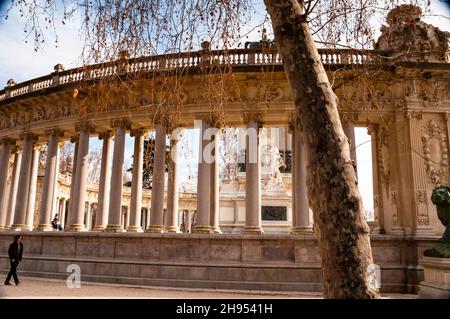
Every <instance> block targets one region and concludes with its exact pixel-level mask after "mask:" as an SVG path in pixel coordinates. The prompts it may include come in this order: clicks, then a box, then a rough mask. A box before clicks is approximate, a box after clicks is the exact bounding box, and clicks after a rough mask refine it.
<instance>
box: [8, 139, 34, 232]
mask: <svg viewBox="0 0 450 319" xmlns="http://www.w3.org/2000/svg"><path fill="white" fill-rule="evenodd" d="M20 138H21V139H22V141H23V142H22V144H23V152H22V161H21V163H20V173H19V183H18V192H17V201H16V207H15V209H14V223H13V225H11V230H14V231H23V230H26V229H27V226H26V224H25V223H26V218H27V203H28V193H29V189H30V176H31V161H32V159H33V144H34V142H35V141H36V140H37V136H36V135H35V134H33V133H23V134H21V136H20Z"/></svg>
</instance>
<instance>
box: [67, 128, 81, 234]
mask: <svg viewBox="0 0 450 319" xmlns="http://www.w3.org/2000/svg"><path fill="white" fill-rule="evenodd" d="M79 140H80V137H79V136H78V135H77V136H73V137H71V139H70V142H71V143H74V144H75V147H74V151H73V160H72V176H71V180H70V195H69V196H70V198H69V214H68V216H67V217H68V218H67V219H68V220H67V225H70V216H71V215H72V211H73V192H74V190H75V175H76V173H77V158H78V148H79V147H78V146H79V145H80V143H79Z"/></svg>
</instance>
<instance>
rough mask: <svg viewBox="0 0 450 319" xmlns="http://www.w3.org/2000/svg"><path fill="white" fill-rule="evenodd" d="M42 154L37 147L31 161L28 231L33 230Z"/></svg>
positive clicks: (26, 223)
mask: <svg viewBox="0 0 450 319" xmlns="http://www.w3.org/2000/svg"><path fill="white" fill-rule="evenodd" d="M40 153H41V149H40V147H35V148H34V149H33V158H32V160H31V175H30V186H29V188H28V189H29V193H28V199H27V217H26V222H25V225H26V226H27V230H33V224H34V213H35V206H36V187H37V177H38V168H39V155H40Z"/></svg>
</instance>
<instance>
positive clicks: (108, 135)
mask: <svg viewBox="0 0 450 319" xmlns="http://www.w3.org/2000/svg"><path fill="white" fill-rule="evenodd" d="M112 136H113V133H112V131H105V132H101V133H99V134H98V139H99V140H106V139H109V138H111V137H112Z"/></svg>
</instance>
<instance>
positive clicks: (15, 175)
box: [5, 146, 22, 229]
mask: <svg viewBox="0 0 450 319" xmlns="http://www.w3.org/2000/svg"><path fill="white" fill-rule="evenodd" d="M12 153H13V154H14V165H13V171H12V174H11V185H10V187H9V195H8V209H7V214H6V222H5V229H10V227H11V225H12V223H13V221H14V212H15V210H16V199H17V188H18V186H19V174H20V165H21V162H22V153H21V151H20V149H19V147H17V146H15V147H14V148H13V150H12Z"/></svg>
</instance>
